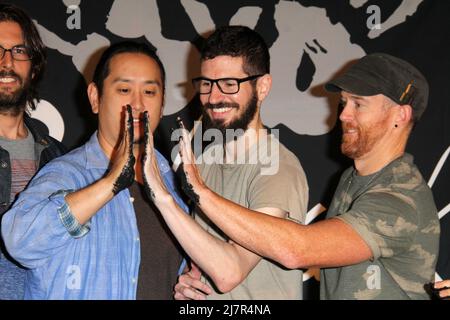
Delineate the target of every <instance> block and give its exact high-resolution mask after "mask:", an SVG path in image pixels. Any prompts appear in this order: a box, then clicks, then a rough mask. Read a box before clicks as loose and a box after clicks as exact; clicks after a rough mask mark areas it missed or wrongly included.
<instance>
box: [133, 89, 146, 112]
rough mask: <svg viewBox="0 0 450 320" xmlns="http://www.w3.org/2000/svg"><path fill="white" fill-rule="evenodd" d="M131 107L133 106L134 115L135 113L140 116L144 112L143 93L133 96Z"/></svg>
mask: <svg viewBox="0 0 450 320" xmlns="http://www.w3.org/2000/svg"><path fill="white" fill-rule="evenodd" d="M130 105H131V108H132V111H133V114H135V113H137V114H140V113H141V112H143V111H144V109H145V105H144V99H143V95H142V94H141V93H136V94H135V95H134V96H133V98H132V100H131V103H130Z"/></svg>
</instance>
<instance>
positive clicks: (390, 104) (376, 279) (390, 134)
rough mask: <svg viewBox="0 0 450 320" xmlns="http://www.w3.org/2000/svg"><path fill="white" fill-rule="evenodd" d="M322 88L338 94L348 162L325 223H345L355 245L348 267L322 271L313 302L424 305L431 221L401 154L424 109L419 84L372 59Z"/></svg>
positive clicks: (424, 93) (408, 68) (379, 56)
mask: <svg viewBox="0 0 450 320" xmlns="http://www.w3.org/2000/svg"><path fill="white" fill-rule="evenodd" d="M325 88H326V89H327V90H329V91H332V92H340V94H341V104H342V107H343V109H342V112H341V114H340V117H339V118H340V120H341V122H342V131H343V133H342V144H341V151H342V153H343V154H344V155H346V156H348V157H349V158H351V159H353V160H354V167H351V168H349V169H347V170H346V171H345V172H344V173H343V175H342V177H341V180H340V183H339V185H338V188H337V190H336V192H335V195H334V198H333V201H332V203H331V205H330V208H329V210H328V215H327V217H328V218H334V219H339V220H340V221H343V222H344V223H346V224H347V225H348V226H350V227H351V228H352V229H353V230H354V232H356V233H357V234H358V235H359V237H360V238H361V239H362V240H363V243H360V244H359V245H356V246H355V249H354V250H355V253H354V255H355V259H354V261H353V262H354V264H353V263H352V264H350V263H349V265H347V266H344V267H334V268H327V269H323V270H322V273H321V298H325V299H333V298H338V299H372V298H375V299H423V298H427V297H428V295H427V294H426V292H425V289H424V285H425V284H426V283H428V282H431V281H433V279H434V270H435V265H436V261H437V255H438V249H439V232H440V228H439V219H438V216H437V210H436V206H435V203H434V200H433V196H432V194H431V190H430V189H429V187H428V185H427V183H426V181H425V180H424V179H423V177H422V175H421V174H420V172H419V170H418V169H417V167H416V166H415V165H414V163H413V157H412V156H411V155H409V154H407V153H405V147H406V143H407V140H408V137H409V135H410V133H411V130H412V128H413V127H414V124H415V123H416V122H417V121H418V120H419V119H420V117H421V116H422V114H423V112H424V111H425V108H426V107H427V102H428V83H427V80H426V79H425V77H424V76H423V75H422V74H421V73H420V72H419V71H418V70H417V69H416V68H415V67H413V66H412V65H411V64H409V63H408V62H406V61H404V60H401V59H399V58H396V57H393V56H390V55H388V54H384V53H374V54H369V55H367V56H365V57H363V58H361V59H360V60H359V61H358V62H357V63H356V64H354V65H353V66H351V67H350V69H349V70H348V71H347V72H346V73H345V74H343V75H342V76H340V77H338V78H337V79H335V80H333V81H331V82H329V83H327V84H326V86H325ZM367 249H369V250H367ZM363 252H365V253H366V254H365V255H364V254H362V253H363ZM364 258H365V259H364Z"/></svg>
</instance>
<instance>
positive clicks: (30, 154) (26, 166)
mask: <svg viewBox="0 0 450 320" xmlns="http://www.w3.org/2000/svg"><path fill="white" fill-rule="evenodd" d="M0 146H1V147H2V148H3V149H5V150H6V151H8V153H9V158H10V161H11V196H10V201H11V203H12V202H13V201H14V198H15V197H16V196H17V194H18V193H19V192H21V191H22V190H23V189H25V187H26V185H27V184H28V182H29V181H30V180H31V178H32V177H33V176H34V174H35V173H36V170H37V165H38V164H37V163H36V153H35V150H34V138H33V135H32V134H30V133H28V135H27V137H26V138H25V139H20V140H9V139H6V138H3V137H0Z"/></svg>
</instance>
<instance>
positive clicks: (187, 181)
mask: <svg viewBox="0 0 450 320" xmlns="http://www.w3.org/2000/svg"><path fill="white" fill-rule="evenodd" d="M177 123H178V127H179V128H180V129H181V138H180V142H179V144H180V154H181V161H182V162H183V173H184V174H182V175H181V188H182V189H183V191H184V192H185V193H186V195H187V196H188V197H189V198H190V199H191V200H192V201H193V202H194V203H195V204H196V205H197V206H199V205H200V196H199V190H200V189H201V188H205V184H204V183H203V180H202V178H201V176H200V173H199V172H198V169H197V166H196V165H195V156H194V153H193V152H192V147H191V140H190V139H189V133H188V131H187V130H186V129H185V128H184V124H183V121H182V120H181V119H180V118H179V117H178V118H177Z"/></svg>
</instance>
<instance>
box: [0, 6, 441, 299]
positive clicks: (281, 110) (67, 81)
mask: <svg viewBox="0 0 450 320" xmlns="http://www.w3.org/2000/svg"><path fill="white" fill-rule="evenodd" d="M4 2H10V3H14V4H17V5H19V6H21V7H22V8H24V9H25V10H26V11H27V12H28V13H29V14H30V15H31V16H32V18H33V19H34V21H35V23H36V24H37V26H38V28H39V31H40V33H41V35H42V37H43V39H44V42H45V44H46V45H47V47H48V69H47V72H46V75H45V77H44V79H43V83H42V85H41V96H42V98H43V100H42V101H41V103H40V104H39V106H38V109H37V110H36V111H35V112H33V114H32V115H33V117H35V118H37V119H40V120H41V121H43V122H44V123H45V124H46V125H47V127H48V128H49V130H50V133H51V134H52V135H53V136H54V137H56V138H58V139H59V140H61V141H63V142H64V143H65V144H66V145H67V146H68V147H70V148H73V147H76V146H78V145H80V144H81V143H83V142H84V141H86V139H87V138H88V137H89V136H90V135H91V134H92V132H93V131H94V130H95V128H96V118H95V117H94V116H93V115H92V113H91V110H90V107H89V103H88V100H87V96H86V86H87V83H89V81H90V80H91V78H92V73H93V66H95V63H96V61H97V59H98V56H99V53H101V51H102V50H103V49H104V48H105V47H106V46H108V45H110V44H111V43H114V42H117V41H121V40H125V39H135V40H139V41H146V42H148V43H150V44H151V45H152V46H154V47H155V48H156V49H157V51H158V53H159V55H160V57H161V59H162V60H163V62H164V64H165V67H166V69H167V81H168V82H167V92H166V106H165V110H164V114H165V116H164V118H163V120H162V123H161V126H160V129H159V131H158V133H157V139H158V141H157V144H158V145H159V148H160V149H161V150H162V151H163V152H164V153H165V154H166V155H167V156H169V155H170V150H171V147H172V145H173V144H172V143H170V141H169V140H170V129H171V128H172V127H174V119H175V118H176V116H178V115H182V117H183V118H184V119H186V120H187V119H189V122H190V126H191V127H192V125H193V121H194V120H195V119H197V118H198V116H199V106H198V98H197V97H195V96H194V94H193V90H192V87H191V84H190V79H191V78H192V77H195V76H197V75H198V72H199V62H198V57H199V51H198V49H199V48H200V46H201V45H202V42H203V41H204V36H205V34H207V32H209V31H211V30H212V29H214V28H215V27H217V26H220V25H227V24H242V25H247V26H249V27H251V28H254V29H255V30H256V31H258V32H259V33H261V34H262V36H263V37H264V38H265V40H266V41H267V43H268V45H269V47H270V53H271V58H272V60H271V73H272V75H273V79H274V81H273V88H272V91H271V93H270V96H269V98H268V99H267V100H266V101H265V102H264V104H263V108H262V117H263V121H264V123H265V124H266V125H267V126H268V127H270V128H276V129H279V137H280V140H281V141H282V143H284V144H285V145H286V146H287V147H288V148H289V149H290V150H291V151H292V152H294V153H295V154H296V155H297V157H298V158H299V159H300V161H301V163H302V165H303V167H304V169H305V172H306V174H307V177H308V182H309V186H310V202H309V207H308V210H309V212H308V222H309V221H313V220H315V219H320V218H322V217H323V216H324V213H325V212H326V208H327V206H328V205H329V203H330V200H331V197H332V195H333V190H334V188H335V187H336V184H337V181H338V177H339V175H340V173H341V172H342V170H343V169H344V168H345V167H347V166H348V165H349V164H350V163H349V162H348V160H347V159H345V158H344V157H342V156H341V155H340V154H339V139H340V137H339V134H340V132H339V122H337V117H338V114H337V112H338V110H337V105H338V103H337V101H336V97H333V96H330V95H328V94H327V93H326V92H324V90H323V89H322V85H323V84H324V83H325V82H326V81H327V80H329V79H330V78H331V77H333V75H335V74H336V73H337V72H339V70H341V69H342V68H343V67H344V66H345V65H346V64H347V63H348V62H350V61H351V60H354V59H357V58H359V57H361V56H363V55H365V54H366V53H371V52H386V53H390V54H393V55H396V56H399V57H401V58H404V59H406V60H408V61H410V62H411V63H413V64H414V65H415V66H417V67H418V68H419V69H420V70H421V71H422V72H423V73H424V74H425V76H426V77H427V78H428V80H429V83H430V100H429V106H428V110H427V111H426V112H425V114H424V116H423V118H422V120H421V122H420V123H419V124H418V125H417V127H416V129H415V130H414V132H413V134H412V136H411V138H410V141H409V144H408V148H407V150H408V152H410V153H412V154H413V155H414V156H415V160H416V163H417V165H418V166H419V168H420V169H421V171H422V173H423V175H424V177H425V179H426V180H427V181H428V183H429V185H430V187H431V188H432V190H433V194H434V197H435V200H436V204H437V207H438V210H439V215H440V219H441V224H442V236H441V249H440V257H439V262H438V268H437V276H440V277H442V278H450V259H449V258H450V215H447V213H448V212H449V211H450V196H449V194H448V192H449V191H448V190H449V189H450V159H448V156H449V153H450V130H449V127H450V113H449V106H450V105H449V104H450V103H449V100H450V89H449V87H450V42H449V40H450V2H449V1H446V0H296V1H287V0H223V1H218V0H97V1H92V0H89V1H88V0H10V1H4ZM447 86H449V87H447ZM318 241H320V239H318ZM318 280H319V279H318V272H317V270H309V271H308V272H307V273H305V277H304V281H305V283H306V288H307V290H305V291H306V292H305V297H307V298H316V297H317V285H316V284H317V283H316V281H318Z"/></svg>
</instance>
